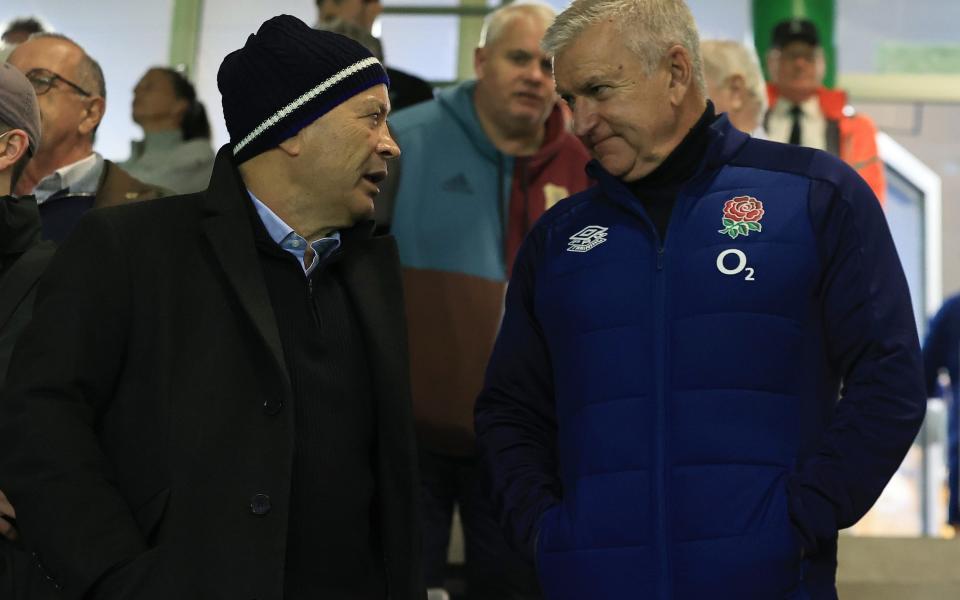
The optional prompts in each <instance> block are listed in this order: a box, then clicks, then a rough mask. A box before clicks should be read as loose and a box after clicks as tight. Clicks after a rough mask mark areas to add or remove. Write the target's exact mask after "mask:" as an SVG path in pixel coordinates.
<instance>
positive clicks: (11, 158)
mask: <svg viewBox="0 0 960 600" xmlns="http://www.w3.org/2000/svg"><path fill="white" fill-rule="evenodd" d="M3 139H4V141H5V146H4V148H3V151H2V152H0V171H6V170H7V169H9V168H10V167H12V166H13V165H15V164H17V162H18V161H19V160H20V159H21V158H22V157H23V155H24V154H26V153H27V152H28V151H29V149H30V141H29V138H27V132H25V131H24V130H22V129H11V130H10V132H9V133H7V135H6V136H5V137H4V138H3Z"/></svg>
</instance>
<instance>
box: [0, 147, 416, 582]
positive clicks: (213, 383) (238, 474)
mask: <svg viewBox="0 0 960 600" xmlns="http://www.w3.org/2000/svg"><path fill="white" fill-rule="evenodd" d="M249 202H250V199H249V196H248V195H247V192H246V190H245V187H244V185H243V182H242V180H241V179H240V176H239V173H238V172H237V169H236V167H235V166H234V165H233V164H232V161H231V160H230V156H229V153H228V152H227V151H225V150H221V152H220V154H219V156H218V157H217V163H216V166H215V168H214V173H213V177H212V180H211V183H210V187H209V188H208V190H207V191H206V192H202V193H199V194H191V195H186V196H176V197H172V198H164V199H159V200H153V201H148V202H143V203H135V204H130V205H126V206H119V207H112V208H105V209H101V210H94V211H91V212H90V213H88V214H87V215H86V216H85V217H84V218H83V220H82V221H81V223H80V225H79V226H78V227H77V229H76V231H75V232H74V234H73V236H72V237H71V238H69V239H68V240H67V242H66V243H65V244H64V245H63V246H62V247H61V249H60V251H59V252H58V253H57V255H56V256H55V257H54V259H53V261H52V262H51V264H50V267H49V269H48V271H47V274H46V275H45V276H44V278H43V279H42V280H41V283H40V287H39V291H38V294H37V300H36V305H35V310H34V319H33V322H32V323H31V325H30V326H29V327H28V329H27V330H26V331H25V332H24V334H23V336H22V338H21V342H20V344H19V346H18V348H17V351H16V352H15V353H14V356H13V359H12V362H11V365H10V369H9V373H8V381H7V383H8V387H7V389H6V390H5V391H4V393H3V395H2V397H0V489H4V491H6V492H7V495H8V497H9V498H10V499H11V501H12V503H13V504H14V506H15V507H16V508H17V517H18V525H19V528H20V531H21V534H22V537H23V541H24V545H25V546H26V547H27V548H28V550H30V551H32V552H33V553H34V554H35V558H36V560H37V562H38V564H39V565H40V566H39V567H38V568H40V569H41V570H42V572H43V573H44V574H45V575H46V576H47V577H48V578H49V579H50V580H51V585H54V586H56V587H58V588H59V589H60V593H61V595H62V597H63V598H69V599H74V600H79V599H81V598H97V599H99V598H110V599H113V598H117V599H119V598H124V599H128V598H136V599H140V598H146V599H153V598H158V599H159V598H166V599H169V598H178V599H192V598H197V599H201V598H202V599H204V600H214V599H219V598H223V599H228V598H229V599H245V600H249V599H251V598H257V599H259V600H281V599H282V597H283V592H282V588H283V581H284V551H285V549H286V538H287V527H288V506H289V496H290V485H291V468H292V460H293V442H294V427H295V423H294V421H293V411H292V410H291V408H290V407H291V402H292V392H291V386H290V381H289V378H288V375H287V372H286V368H285V361H284V357H283V349H282V347H281V343H280V338H279V334H278V332H277V324H276V320H275V318H274V315H273V309H272V307H271V304H270V298H269V294H268V291H267V289H266V287H265V284H264V280H263V275H262V272H261V270H260V265H259V262H258V260H257V251H256V248H255V246H254V238H253V230H252V226H251V221H250V215H249V207H248V206H247V204H246V203H249ZM330 268H331V269H337V270H339V272H340V276H341V278H342V281H343V282H344V286H345V288H346V291H347V294H348V295H349V298H350V300H351V302H352V303H353V304H354V306H355V307H356V312H357V314H358V318H359V321H360V326H361V329H362V331H363V340H362V342H363V344H364V348H365V351H366V354H367V356H368V364H369V365H370V373H369V376H370V378H371V385H372V389H373V391H374V397H375V410H376V419H377V423H376V431H377V440H376V444H377V447H376V450H375V454H376V458H377V460H376V463H377V464H376V465H375V467H374V468H375V471H376V481H377V493H376V496H377V504H378V509H377V510H376V511H375V512H376V514H375V515H373V517H372V518H374V519H377V520H378V522H379V523H378V526H379V529H380V532H381V538H382V545H383V549H384V561H385V570H386V574H387V581H388V587H389V598H390V599H391V600H414V599H416V600H422V599H423V598H424V597H425V595H426V592H425V591H424V588H423V586H422V584H421V575H420V561H419V557H420V547H419V544H420V542H419V527H418V519H417V503H418V476H417V472H416V458H415V450H414V436H413V425H412V417H411V409H410V398H409V382H408V365H407V355H406V349H407V341H406V331H405V325H404V321H403V318H404V317H403V315H404V311H403V304H402V292H401V281H400V271H399V263H398V257H397V250H396V245H395V243H394V241H393V239H392V238H389V237H373V238H366V239H362V240H358V241H356V242H354V243H349V244H348V243H345V244H344V247H343V255H342V257H341V258H340V259H339V260H338V261H336V262H335V263H334V264H333V265H331V267H330ZM329 484H330V485H337V482H335V481H331V482H329ZM317 510H323V506H317ZM292 526H293V527H295V526H296V524H292ZM317 543H318V544H322V543H323V540H322V539H319V540H317Z"/></svg>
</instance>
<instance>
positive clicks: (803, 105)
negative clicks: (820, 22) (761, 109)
mask: <svg viewBox="0 0 960 600" xmlns="http://www.w3.org/2000/svg"><path fill="white" fill-rule="evenodd" d="M767 70H768V71H769V73H770V84H769V86H768V89H767V92H768V94H769V99H770V110H769V112H768V113H767V116H766V119H765V121H766V122H765V127H766V130H767V133H768V135H769V136H770V139H771V140H773V141H775V142H783V143H787V144H794V145H797V146H807V147H809V148H816V149H818V150H826V151H827V152H829V153H830V154H833V155H834V156H838V157H840V159H841V160H843V161H844V162H846V163H847V164H849V165H850V166H851V167H853V168H854V170H855V171H856V172H857V173H859V174H860V176H861V177H863V179H864V180H865V181H866V182H867V184H868V185H869V186H870V189H872V190H873V193H874V194H876V196H877V198H878V199H879V200H880V202H881V203H882V202H883V199H884V196H885V195H886V183H885V179H884V174H883V162H882V161H881V160H880V158H879V156H878V155H877V142H876V138H877V127H876V125H874V124H873V121H872V120H871V119H870V118H869V117H867V116H866V115H863V114H861V113H857V112H854V110H853V108H852V107H851V106H850V105H849V104H847V94H846V92H844V91H843V90H835V89H827V88H826V87H824V86H823V76H824V74H825V72H826V63H825V61H824V56H823V46H822V45H821V42H820V34H819V32H818V31H817V27H816V25H814V24H813V22H812V21H808V20H806V19H790V20H787V21H783V22H781V23H778V24H777V26H776V27H774V28H773V32H772V36H771V40H770V51H769V52H768V53H767Z"/></svg>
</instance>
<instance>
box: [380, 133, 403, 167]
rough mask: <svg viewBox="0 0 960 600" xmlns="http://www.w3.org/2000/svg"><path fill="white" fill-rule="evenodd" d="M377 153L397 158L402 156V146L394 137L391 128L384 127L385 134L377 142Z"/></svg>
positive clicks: (385, 156) (384, 156)
mask: <svg viewBox="0 0 960 600" xmlns="http://www.w3.org/2000/svg"><path fill="white" fill-rule="evenodd" d="M377 154H379V155H380V156H382V157H383V158H388V159H389V158H397V157H398V156H400V146H399V145H398V144H397V142H396V141H395V140H394V139H393V136H392V135H390V128H389V127H384V128H383V135H381V136H380V140H379V141H378V142H377Z"/></svg>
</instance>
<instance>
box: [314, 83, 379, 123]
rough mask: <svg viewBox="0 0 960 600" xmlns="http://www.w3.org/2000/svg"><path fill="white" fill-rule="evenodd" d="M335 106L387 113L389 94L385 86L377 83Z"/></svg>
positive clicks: (362, 111)
mask: <svg viewBox="0 0 960 600" xmlns="http://www.w3.org/2000/svg"><path fill="white" fill-rule="evenodd" d="M337 108H338V109H345V110H351V111H354V112H358V113H366V112H368V111H369V112H371V113H373V112H377V111H383V112H385V113H388V112H390V95H389V93H388V92H387V86H386V85H384V84H382V83H378V84H377V85H375V86H373V87H369V88H367V89H365V90H362V91H360V92H358V93H357V94H354V95H353V96H351V97H350V98H349V99H348V100H347V101H346V102H344V103H343V104H341V105H340V106H338V107H337ZM331 112H333V111H331ZM327 114H330V113H327ZM324 116H326V115H324ZM321 118H323V117H321Z"/></svg>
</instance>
